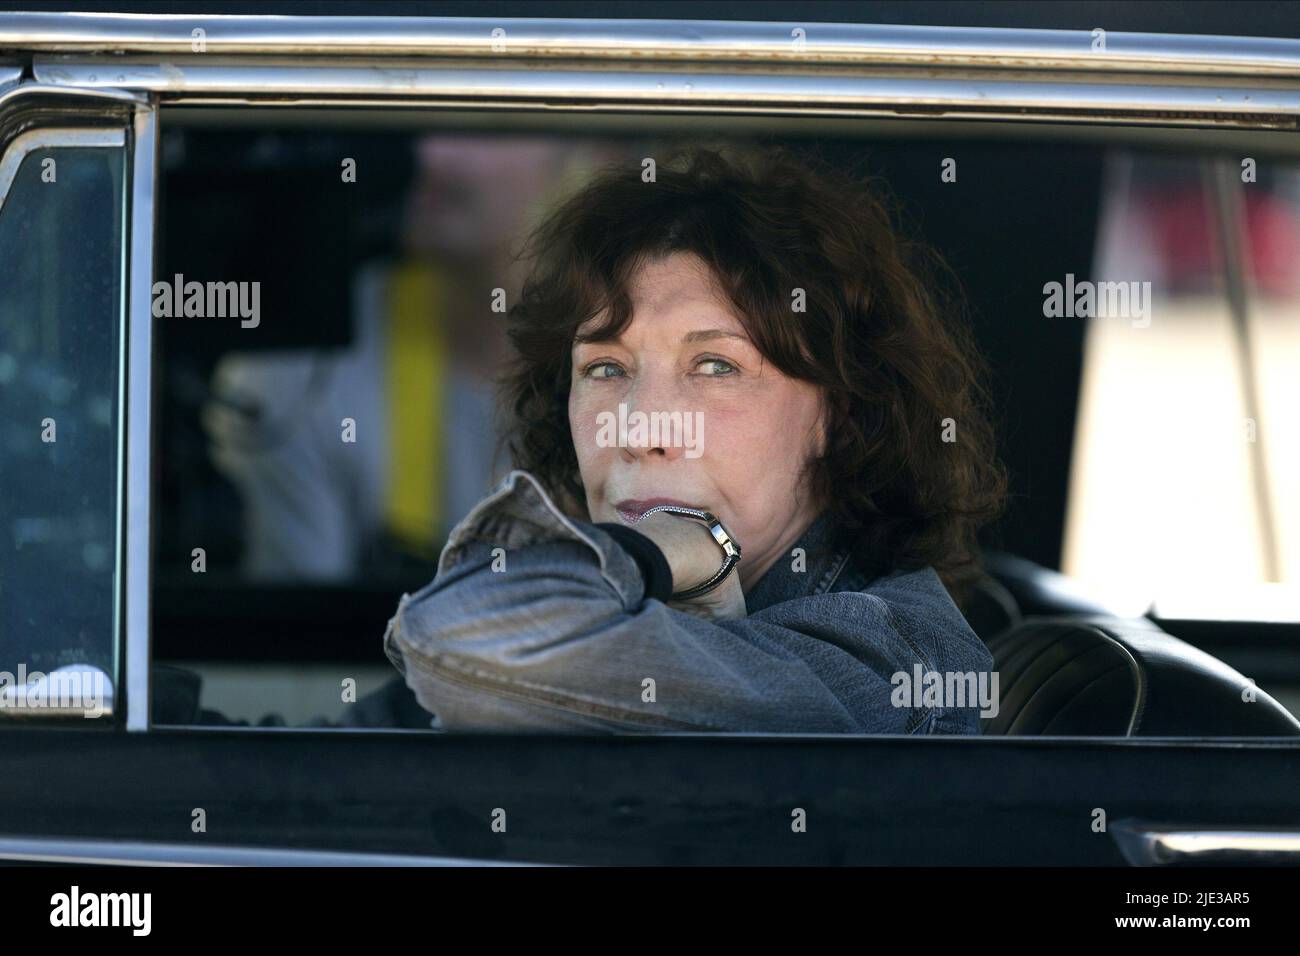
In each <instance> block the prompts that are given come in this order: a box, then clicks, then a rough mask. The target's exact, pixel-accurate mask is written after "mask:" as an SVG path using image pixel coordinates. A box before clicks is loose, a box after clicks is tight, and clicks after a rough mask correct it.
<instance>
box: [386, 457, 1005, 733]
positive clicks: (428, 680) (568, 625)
mask: <svg viewBox="0 0 1300 956" xmlns="http://www.w3.org/2000/svg"><path fill="white" fill-rule="evenodd" d="M836 544H837V536H836V534H835V524H834V521H833V520H832V519H831V517H830V516H829V515H826V514H824V515H822V516H821V517H819V518H818V519H817V520H816V521H815V522H814V523H813V524H812V525H811V526H810V527H809V528H808V529H807V531H806V532H805V533H804V534H803V535H802V536H801V538H800V539H799V541H798V542H797V544H796V546H795V548H793V549H792V550H791V555H790V557H789V559H788V560H786V559H782V560H779V561H778V562H777V563H776V564H775V565H773V566H772V568H770V569H769V570H768V571H767V572H766V573H765V574H764V575H763V577H762V578H761V579H760V580H759V581H758V582H757V583H756V584H755V585H754V586H753V587H752V588H751V589H750V591H749V593H748V594H746V595H745V603H746V607H747V611H748V614H747V616H746V617H744V618H741V619H739V620H720V621H711V620H706V619H704V618H701V617H697V616H695V615H693V614H689V613H687V612H684V611H679V610H677V609H675V608H672V607H669V606H667V605H665V604H664V603H662V602H660V601H659V600H657V599H654V598H650V599H646V598H645V595H644V584H643V580H642V575H641V571H640V568H639V566H638V565H637V564H636V562H635V561H634V560H633V559H632V557H631V556H630V555H629V554H628V553H627V552H626V551H624V550H623V549H622V548H621V547H620V546H619V545H618V544H616V543H615V541H614V539H613V538H612V537H611V536H610V535H608V534H607V533H605V532H604V531H603V530H602V529H600V528H598V527H596V526H595V525H594V524H589V523H585V522H581V521H576V520H573V519H572V518H569V517H568V516H566V515H564V514H563V513H562V512H561V511H560V509H559V508H557V507H556V505H555V504H554V503H553V502H552V500H551V498H550V496H549V495H548V494H547V492H546V490H545V489H544V488H543V487H542V486H541V485H540V484H539V483H538V481H537V479H536V478H535V477H534V476H533V475H531V474H529V473H528V472H524V471H513V472H511V473H510V474H509V475H508V476H507V477H506V478H505V480H504V481H502V482H501V484H500V485H499V486H498V487H497V489H496V490H495V491H494V492H493V493H492V494H491V495H489V496H488V497H487V498H485V499H484V500H483V501H481V502H480V503H479V504H478V505H477V506H476V507H475V508H474V509H473V510H472V511H471V512H470V513H469V514H468V515H467V516H466V517H465V518H464V519H463V520H462V521H461V522H460V523H459V524H458V525H457V526H456V527H455V529H454V530H453V531H452V533H451V535H450V537H449V539H448V542H447V545H446V547H445V548H444V550H443V552H442V555H441V558H440V559H439V562H438V571H437V575H436V577H435V578H434V580H433V581H432V582H431V583H430V584H428V585H426V586H425V587H423V588H421V589H420V590H419V591H417V592H416V593H414V594H404V595H403V596H402V598H401V601H400V603H399V605H398V608H397V611H396V613H395V614H394V616H393V617H392V619H391V620H390V621H389V622H388V629H387V631H386V632H385V634H384V651H385V653H386V654H387V655H388V658H389V659H390V660H391V661H392V662H393V664H394V665H395V666H396V667H397V669H398V670H399V671H401V672H402V673H403V674H404V675H405V679H406V683H407V685H408V686H409V687H410V688H411V690H412V691H413V692H414V693H415V696H416V698H417V699H418V700H419V702H420V704H421V705H422V706H423V707H424V708H425V709H426V710H428V711H430V712H431V713H432V714H434V715H435V717H434V718H433V720H432V721H431V724H432V726H433V727H435V728H439V729H444V730H454V731H460V730H466V731H550V732H554V731H568V732H592V731H713V732H719V731H727V732H763V733H860V734H917V733H923V734H978V733H979V732H980V721H979V718H980V704H979V702H978V699H977V697H976V694H975V692H974V690H973V689H972V690H970V692H969V694H967V696H965V697H964V698H962V697H959V696H958V694H957V693H956V692H953V693H949V695H948V696H947V697H946V698H945V697H943V695H942V694H941V693H939V692H936V693H934V694H932V695H923V694H922V693H921V690H920V685H921V684H927V685H928V686H930V687H933V686H934V683H935V679H931V678H929V677H925V676H924V675H928V674H939V675H943V674H948V675H952V674H956V675H959V676H958V678H957V679H956V684H953V679H952V678H949V683H950V684H953V686H957V685H959V684H960V682H961V677H962V676H963V675H964V677H965V678H966V679H967V681H968V682H970V683H969V684H968V685H967V686H969V687H972V688H973V679H974V678H976V677H978V678H979V679H980V680H983V681H987V679H988V677H989V672H990V671H991V669H992V666H993V660H992V656H991V655H990V654H989V651H988V649H987V648H986V647H985V646H984V644H983V642H982V641H981V640H980V639H979V638H978V637H977V636H976V635H975V633H974V631H972V630H971V629H970V627H969V626H968V625H967V624H966V622H965V620H964V619H963V617H962V615H961V612H960V611H959V610H958V608H957V606H956V605H955V604H954V603H953V601H952V599H951V598H950V597H949V595H948V592H947V591H946V589H945V588H944V587H943V585H942V583H941V582H940V580H939V577H938V575H937V574H936V573H935V571H934V570H933V569H932V568H928V567H927V568H923V569H921V570H918V571H910V572H903V571H894V572H892V573H890V572H889V571H888V569H883V570H885V571H886V573H884V574H883V575H881V576H877V577H875V579H874V580H871V579H870V578H871V577H872V575H871V574H870V573H868V572H864V570H863V569H862V568H861V567H860V566H859V565H860V563H861V562H859V561H855V560H854V559H852V557H851V555H850V552H849V550H847V549H844V548H843V547H838V546H836ZM981 674H982V676H980V675H981ZM904 675H905V676H904ZM991 683H992V687H993V693H992V700H993V705H992V706H993V707H996V706H997V701H996V696H997V694H996V688H997V685H996V681H993V682H991ZM963 704H964V706H963Z"/></svg>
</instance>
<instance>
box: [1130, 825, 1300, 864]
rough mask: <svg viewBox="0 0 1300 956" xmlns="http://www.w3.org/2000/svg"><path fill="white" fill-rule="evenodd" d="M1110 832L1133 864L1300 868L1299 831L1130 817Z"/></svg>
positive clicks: (1282, 828) (1294, 829) (1298, 829)
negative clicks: (1194, 823)
mask: <svg viewBox="0 0 1300 956" xmlns="http://www.w3.org/2000/svg"><path fill="white" fill-rule="evenodd" d="M1110 833H1111V836H1112V837H1114V839H1115V842H1116V843H1117V844H1119V850H1120V852H1121V853H1123V854H1124V859H1126V860H1127V861H1128V862H1129V864H1130V865H1132V866H1189V865H1190V866H1216V865H1227V866H1279V865H1280V866H1300V828H1288V827H1254V826H1250V827H1232V826H1226V827H1225V826H1202V827H1198V826H1186V825H1182V824H1162V823H1150V822H1146V821H1143V820H1131V819H1130V820H1116V821H1115V822H1113V823H1112V824H1111V826H1110Z"/></svg>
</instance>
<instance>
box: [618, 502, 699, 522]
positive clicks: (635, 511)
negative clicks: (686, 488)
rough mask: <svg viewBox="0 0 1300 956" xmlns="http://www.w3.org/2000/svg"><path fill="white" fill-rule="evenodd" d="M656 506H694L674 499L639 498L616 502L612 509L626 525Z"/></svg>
mask: <svg viewBox="0 0 1300 956" xmlns="http://www.w3.org/2000/svg"><path fill="white" fill-rule="evenodd" d="M657 505H679V506H680V507H683V508H694V507H695V505H688V504H687V503H686V502H684V501H678V500H677V499H676V498H646V499H644V500H642V499H639V498H626V499H624V500H623V501H620V502H618V503H617V504H616V505H614V507H615V509H617V511H618V513H619V516H620V517H621V518H622V519H623V520H624V521H625V522H627V523H628V524H635V523H636V522H637V521H640V520H641V516H642V515H644V514H645V513H646V512H647V511H649V510H650V509H651V508H654V507H655V506H657Z"/></svg>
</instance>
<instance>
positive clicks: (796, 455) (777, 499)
mask: <svg viewBox="0 0 1300 956" xmlns="http://www.w3.org/2000/svg"><path fill="white" fill-rule="evenodd" d="M711 280H712V277H711V274H710V272H709V269H708V267H707V266H706V265H705V264H704V262H703V261H702V260H700V259H699V258H698V257H696V256H694V255H691V254H688V253H674V254H672V255H670V256H667V257H665V258H663V259H661V260H659V261H657V262H652V263H649V264H647V265H646V266H645V267H644V268H643V269H642V270H641V271H640V272H639V273H638V274H636V275H635V276H634V278H633V280H632V283H631V288H630V290H629V291H630V295H631V302H632V319H631V322H629V324H628V326H627V328H625V329H624V330H623V332H622V334H621V335H620V336H619V337H618V338H617V339H615V340H613V341H608V342H581V341H575V343H574V346H573V378H572V387H571V389H570V392H569V427H570V429H571V431H572V434H573V444H574V447H575V448H576V450H577V454H578V468H579V470H580V472H581V475H582V482H583V486H584V488H585V490H586V494H587V509H588V512H589V514H590V517H591V520H592V521H593V522H596V521H622V522H623V523H625V524H631V523H632V522H634V521H635V519H636V518H638V517H639V516H640V515H641V514H642V513H643V512H644V511H645V510H646V509H648V508H651V507H653V506H654V505H656V504H684V505H688V506H690V507H693V508H707V509H708V510H709V511H712V512H713V513H714V514H716V515H717V516H718V517H719V518H720V519H721V520H722V523H723V524H725V525H726V526H727V528H728V530H729V531H730V532H731V533H732V535H733V536H734V537H735V538H736V539H737V540H738V541H739V542H740V545H741V547H742V548H743V550H744V557H743V558H742V560H741V562H740V567H739V570H740V580H741V585H742V587H743V588H745V589H746V590H748V589H749V588H750V587H751V586H752V585H753V584H754V583H755V582H756V581H757V580H758V579H759V578H760V577H761V576H762V575H763V573H764V572H765V571H767V569H768V568H769V567H771V566H772V565H773V564H774V563H775V562H776V561H777V560H779V559H781V558H783V557H784V558H787V559H788V558H789V552H790V549H791V548H792V547H793V546H794V543H795V541H796V540H797V539H798V537H799V535H800V534H802V533H803V531H804V530H805V529H806V528H807V527H808V525H809V524H811V523H812V521H813V519H814V518H815V517H816V516H817V513H818V511H819V510H820V504H821V503H820V502H814V501H811V500H809V494H808V490H807V488H806V487H805V485H804V483H803V481H802V480H801V473H802V470H803V466H804V463H805V462H806V461H807V460H808V459H809V457H810V456H811V455H813V454H815V453H817V452H819V451H820V449H821V447H822V442H823V440H824V436H823V427H822V415H821V410H822V409H821V401H822V400H821V391H820V389H819V388H818V387H817V386H815V385H813V384H811V383H808V382H803V381H798V380H796V379H792V378H789V377H787V376H786V375H784V374H782V373H781V372H779V371H778V370H777V369H776V368H774V367H773V366H772V364H771V363H770V362H767V361H766V360H765V359H764V358H763V356H762V355H761V354H760V353H759V351H758V350H757V349H756V348H755V347H754V346H753V345H752V344H751V343H750V341H749V338H748V336H747V335H746V333H745V328H744V326H743V325H742V324H741V322H740V320H739V319H737V318H736V316H735V315H734V314H733V312H732V308H731V306H730V304H729V303H728V302H727V300H726V299H725V298H724V297H722V296H721V295H720V293H719V292H718V291H717V290H716V289H715V287H714V285H713V283H712V281H711ZM791 320H792V321H795V320H797V316H796V315H795V314H794V313H791ZM585 329H586V327H585V326H584V328H583V329H580V330H579V332H580V333H581V332H582V331H585ZM620 406H622V407H621V408H620ZM656 413H658V414H656ZM674 413H676V414H674Z"/></svg>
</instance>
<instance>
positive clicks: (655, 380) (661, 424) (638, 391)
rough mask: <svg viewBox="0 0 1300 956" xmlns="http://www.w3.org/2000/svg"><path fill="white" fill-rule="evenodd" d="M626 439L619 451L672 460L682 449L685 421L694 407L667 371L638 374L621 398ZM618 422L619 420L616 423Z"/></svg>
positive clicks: (636, 456)
mask: <svg viewBox="0 0 1300 956" xmlns="http://www.w3.org/2000/svg"><path fill="white" fill-rule="evenodd" d="M623 403H624V409H623V410H620V417H621V418H625V421H626V428H627V443H626V447H624V449H623V454H624V455H625V456H626V457H628V458H629V459H635V458H639V457H651V458H658V459H662V460H665V461H674V460H676V459H678V458H681V457H682V455H683V453H684V452H685V450H686V447H685V445H686V442H685V438H686V437H687V436H686V434H685V432H686V427H685V425H686V423H687V420H688V416H693V415H694V414H695V413H694V410H692V409H690V408H688V407H687V403H686V402H685V401H684V396H683V395H682V394H681V391H680V389H679V388H677V386H676V383H675V382H674V381H673V380H672V377H671V376H668V375H656V374H642V375H641V376H639V377H638V378H637V379H636V381H635V382H634V384H633V385H632V387H631V388H629V389H628V390H627V392H626V393H625V395H624V398H623ZM620 424H622V423H620Z"/></svg>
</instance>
